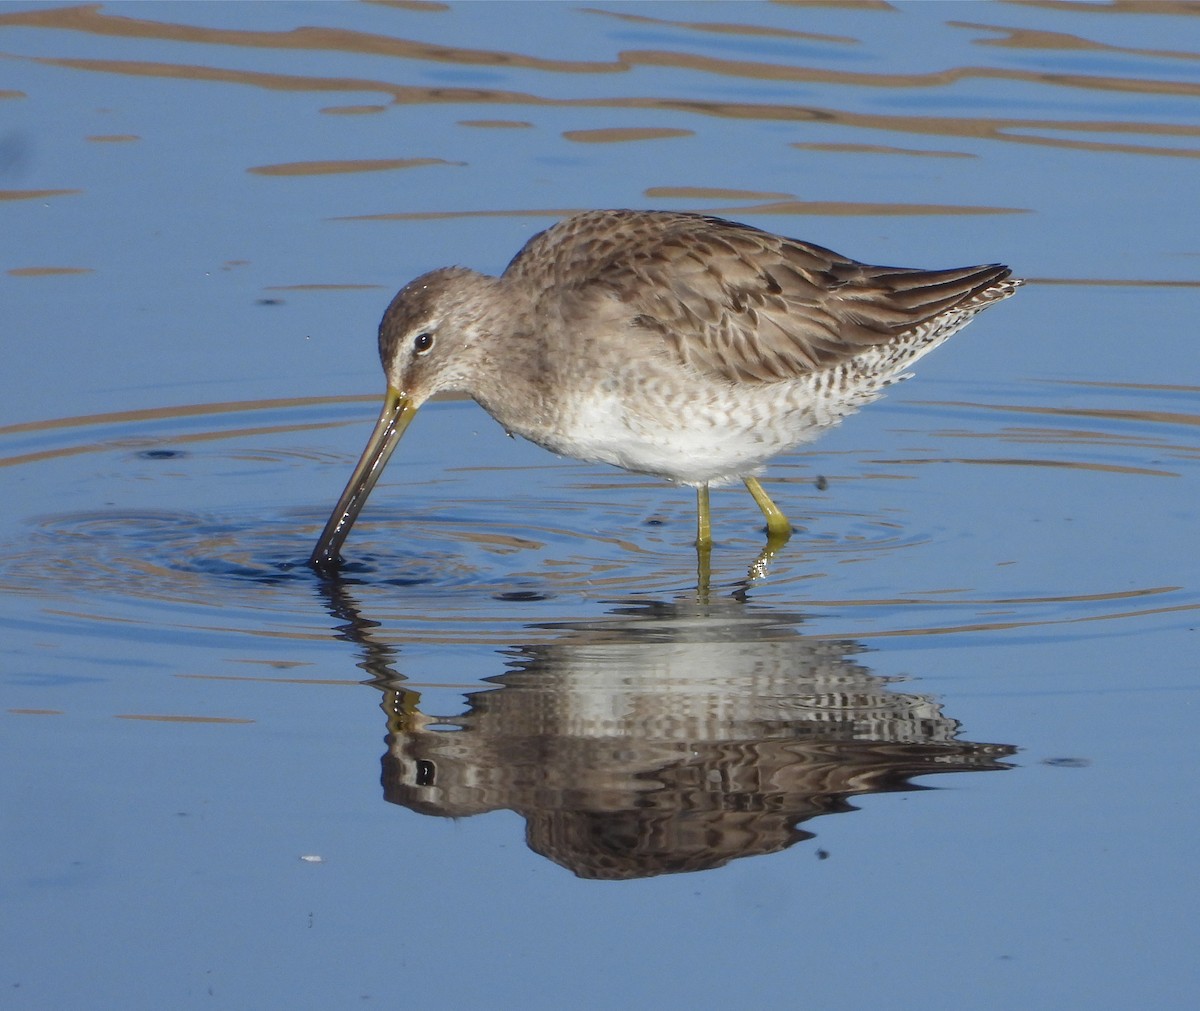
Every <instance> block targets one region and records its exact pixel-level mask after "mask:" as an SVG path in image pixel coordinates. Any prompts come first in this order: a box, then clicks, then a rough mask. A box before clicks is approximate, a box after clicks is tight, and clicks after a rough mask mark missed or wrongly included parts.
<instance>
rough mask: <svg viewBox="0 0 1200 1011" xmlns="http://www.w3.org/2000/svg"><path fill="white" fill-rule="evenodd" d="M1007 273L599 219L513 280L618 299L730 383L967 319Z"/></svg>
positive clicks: (534, 256)
mask: <svg viewBox="0 0 1200 1011" xmlns="http://www.w3.org/2000/svg"><path fill="white" fill-rule="evenodd" d="M1009 273H1010V272H1009V270H1008V268H1007V267H1004V266H1002V265H999V264H991V265H987V266H982V267H961V268H954V269H950V270H915V269H911V268H905V267H873V266H869V265H867V264H863V263H859V262H857V261H855V260H851V259H848V258H847V257H844V256H840V255H838V254H837V253H834V252H831V251H830V250H828V249H822V248H821V247H820V246H814V245H810V244H809V243H806V242H800V241H798V240H795V239H786V238H783V237H781V236H777V235H772V234H770V233H768V232H763V231H760V230H759V229H757V228H752V227H750V226H748V225H740V224H736V223H734V222H729V221H723V220H721V219H719V218H708V217H703V216H700V215H692V214H678V213H672V212H648V211H589V212H585V213H583V214H578V215H575V216H573V217H571V218H568V219H566V220H565V221H562V222H560V223H559V224H558V225H555V226H554V227H553V228H551V229H548V230H547V231H545V232H542V233H541V234H540V235H537V236H534V238H533V239H531V240H530V241H529V243H528V244H527V245H526V246H525V248H524V249H523V250H522V251H521V252H520V253H519V254H518V255H517V257H516V258H515V259H514V260H513V262H512V263H511V264H510V265H509V267H508V270H506V272H505V274H506V276H511V277H516V278H521V279H523V280H524V281H525V282H526V283H529V284H531V285H533V286H535V287H536V288H537V289H538V290H546V291H549V290H552V289H553V290H554V291H555V297H557V298H559V299H564V298H572V297H573V298H575V299H578V300H579V301H580V302H581V303H586V301H587V300H589V299H596V298H600V297H612V296H615V297H616V298H618V299H619V300H620V301H621V302H622V303H624V304H625V305H626V306H627V307H628V312H629V317H630V321H631V323H632V324H634V325H636V326H640V327H642V328H644V329H645V330H647V331H649V332H653V333H656V334H658V335H659V336H660V337H661V339H662V340H663V341H664V342H665V343H666V345H667V346H668V347H669V348H670V349H671V350H672V351H673V352H674V353H675V354H676V355H678V356H679V358H680V359H681V360H683V361H685V362H688V363H690V364H691V365H693V366H695V367H696V368H699V369H701V370H703V371H707V372H710V373H713V374H716V375H720V376H722V377H724V378H726V379H731V380H736V381H741V382H746V381H760V382H773V381H778V380H783V379H791V378H795V377H797V376H800V375H803V374H805V373H808V372H812V371H814V370H816V369H821V368H826V367H829V366H831V365H835V364H837V363H838V362H840V361H844V360H846V359H848V358H851V357H853V356H854V355H855V354H856V353H858V352H859V351H861V350H862V349H863V348H864V347H868V346H870V345H873V344H881V343H886V342H887V341H890V340H894V339H896V338H898V337H900V336H901V335H903V334H904V333H906V332H908V331H911V330H913V329H914V328H916V327H919V326H920V325H921V324H922V323H924V322H925V321H927V320H930V319H933V318H935V317H937V316H940V315H942V314H943V313H947V312H950V311H952V310H954V309H955V308H957V307H965V306H967V305H972V304H974V305H983V304H986V303H987V302H989V301H992V300H993V299H994V298H1000V297H1003V296H1004V295H1006V294H1008V291H1009V288H1008V287H1007V286H1004V285H1002V284H1001V282H1003V281H1004V279H1005V278H1007V277H1008V276H1009Z"/></svg>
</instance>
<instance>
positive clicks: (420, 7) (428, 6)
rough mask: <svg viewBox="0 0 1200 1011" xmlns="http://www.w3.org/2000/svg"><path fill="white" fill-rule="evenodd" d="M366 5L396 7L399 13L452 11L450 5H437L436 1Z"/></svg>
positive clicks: (383, 0)
mask: <svg viewBox="0 0 1200 1011" xmlns="http://www.w3.org/2000/svg"><path fill="white" fill-rule="evenodd" d="M363 2H364V3H369V4H375V5H376V6H378V7H395V8H396V10H398V11H421V12H422V13H425V14H442V13H444V12H446V11H448V10H450V5H449V4H445V3H437V2H435V0H363Z"/></svg>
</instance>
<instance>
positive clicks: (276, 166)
mask: <svg viewBox="0 0 1200 1011" xmlns="http://www.w3.org/2000/svg"><path fill="white" fill-rule="evenodd" d="M1198 24H1200V22H1198V21H1197V18H1196V16H1195V14H1194V12H1193V11H1192V10H1191V9H1190V8H1189V7H1187V6H1185V5H1178V4H1156V3H1142V4H1119V3H1117V4H1102V3H1097V4H1075V5H1063V4H1058V3H1053V2H1044V3H1023V4H992V3H971V4H960V3H939V4H919V3H918V4H913V3H898V4H893V5H884V4H878V5H869V4H863V5H829V6H820V5H793V4H708V5H702V6H701V5H686V4H636V5H602V6H599V7H596V6H592V7H585V6H574V5H529V4H520V5H510V4H486V5H485V4H450V5H443V4H433V3H411V4H381V3H376V4H370V3H364V4H356V5H337V6H333V5H315V4H304V3H301V4H262V5H247V4H238V5H229V4H205V3H188V4H156V3H139V4H121V3H116V4H103V5H89V6H70V5H58V4H40V5H36V4H22V3H10V4H7V5H5V6H3V7H0V56H2V57H3V61H2V63H0V67H2V68H3V72H4V76H3V78H2V79H0V220H2V224H0V304H3V307H4V314H3V316H4V323H3V328H2V330H0V335H2V336H0V347H2V348H3V351H4V362H5V366H6V367H5V368H4V369H3V370H2V371H0V488H2V489H3V496H4V503H5V506H6V508H5V510H4V511H3V516H2V518H0V593H2V594H3V596H2V597H0V628H2V629H3V631H2V633H0V698H2V705H0V727H3V732H2V733H0V749H2V752H3V756H4V761H5V765H6V768H8V769H9V770H10V771H9V774H8V775H6V776H5V777H4V778H3V782H4V787H3V792H2V797H3V807H4V810H5V817H4V818H3V820H2V821H0V825H2V826H3V827H2V835H0V839H2V840H3V847H4V853H5V861H4V864H5V867H6V874H5V875H4V878H3V881H4V885H3V899H4V907H5V910H6V916H5V917H4V927H3V933H4V949H5V950H6V951H7V952H8V953H9V954H10V956H11V957H10V958H9V959H8V960H6V967H5V970H4V972H5V976H4V979H3V980H2V981H0V982H2V983H3V985H4V986H5V988H6V992H7V993H8V994H9V1002H10V1003H11V1004H12V1005H13V1006H14V1007H30V1008H52V1007H63V1006H70V1005H83V1006H88V1005H91V1004H95V1003H104V1004H114V1005H117V1004H119V1005H121V1006H125V1007H147V1008H149V1007H161V1006H164V1005H169V1006H192V1005H193V1004H200V1003H204V1004H205V1005H207V1006H213V1005H214V1004H224V1005H226V1006H230V1007H247V1006H275V1005H287V1006H289V1007H313V1008H327V1007H340V1006H343V1005H346V1004H349V1003H351V1002H360V1001H364V1000H371V1001H373V1002H375V1003H382V1004H384V1005H385V1006H398V1007H399V1006H407V1005H408V1004H410V1003H428V1002H431V1001H439V1002H446V1001H449V1002H450V1003H453V1004H455V1005H458V1006H464V1007H481V1008H482V1007H496V1008H503V1007H513V1006H522V1007H556V1006H559V1005H560V1004H561V1002H562V998H561V997H560V996H558V995H559V994H561V993H565V992H570V993H573V994H576V995H577V999H578V1000H580V1001H582V1002H583V1003H584V1005H585V1006H589V1007H598V1008H601V1007H603V1008H607V1007H626V1006H631V1005H632V1006H642V1005H646V1004H649V1003H654V1004H656V1005H662V1006H667V1007H671V1006H689V1007H713V1008H716V1007H729V1006H735V1005H736V1006H741V1005H749V1004H767V1003H779V1002H781V1001H783V1002H786V1003H789V1004H794V1003H796V1002H797V1001H798V1000H803V1001H804V1002H805V1003H808V1004H811V1005H813V1006H817V1007H828V1008H832V1007H846V1008H861V1007H864V1006H886V1007H907V1006H916V1004H917V1003H918V1001H916V1000H915V999H914V998H913V997H912V995H913V994H916V993H920V994H921V998H920V1000H919V1003H920V1005H921V1006H923V1007H963V1006H967V1007H1001V1006H1004V1007H1010V1006H1014V1005H1018V1006H1022V1007H1030V1008H1040V1007H1045V1008H1049V1007H1062V1006H1077V1005H1079V1004H1081V1003H1083V1004H1085V1005H1086V1006H1089V1007H1114V1008H1115V1007H1127V1006H1130V1005H1131V1004H1133V1003H1136V1004H1139V1005H1141V1004H1145V1003H1147V1002H1149V1003H1153V1004H1154V1005H1155V1006H1160V1007H1190V1006H1192V1005H1193V1004H1194V1003H1195V998H1196V994H1197V986H1196V979H1195V974H1194V968H1193V962H1194V958H1193V955H1192V951H1193V949H1194V947H1195V943H1196V940H1197V937H1196V928H1195V908H1196V900H1197V895H1196V888H1195V884H1194V877H1195V875H1194V872H1193V868H1192V864H1193V863H1194V861H1193V860H1192V859H1191V857H1192V853H1191V845H1190V843H1189V840H1191V839H1193V838H1195V837H1196V833H1197V830H1198V829H1200V824H1198V821H1197V817H1196V814H1195V805H1194V804H1191V803H1188V802H1187V798H1188V797H1189V796H1190V795H1191V793H1192V792H1193V791H1191V790H1190V780H1191V769H1192V766H1193V765H1194V759H1193V755H1192V753H1193V750H1194V749H1193V739H1194V727H1193V725H1192V721H1191V719H1190V716H1191V714H1192V712H1193V711H1194V709H1195V705H1196V703H1197V694H1198V682H1197V668H1196V662H1195V653H1196V639H1195V636H1196V619H1197V609H1198V607H1200V594H1198V592H1197V585H1198V580H1197V576H1198V575H1200V568H1198V566H1197V561H1196V551H1195V547H1194V544H1195V541H1196V530H1197V506H1196V503H1197V501H1200V494H1198V492H1200V489H1198V487H1197V471H1198V466H1197V464H1198V462H1200V440H1198V432H1200V428H1198V426H1200V380H1198V379H1197V370H1196V367H1195V361H1196V356H1195V348H1194V336H1193V333H1194V321H1195V319H1196V317H1197V310H1198V307H1200V304H1198V288H1200V281H1198V280H1197V264H1198V262H1200V261H1198V259H1197V257H1198V256H1200V247H1198V245H1197V240H1196V235H1197V228H1196V224H1197V217H1196V207H1198V206H1200V186H1198V185H1197V181H1196V180H1197V175H1196V171H1195V164H1196V158H1197V157H1198V155H1200V117H1198V116H1197V100H1198V98H1200V79H1198V78H1197V67H1200V62H1198V61H1200V45H1197V44H1196V42H1195V40H1196V39H1197V34H1196V32H1197V25H1198ZM604 206H629V207H660V208H673V209H688V210H700V211H704V212H707V213H717V214H723V215H727V216H730V217H734V218H736V219H738V220H742V221H746V222H748V223H751V224H754V225H757V226H760V227H765V228H769V229H773V230H776V231H781V232H784V233H788V234H793V235H797V236H799V237H802V238H806V239H809V240H812V241H815V242H818V243H820V244H822V245H827V246H831V247H833V248H835V249H838V250H839V251H842V252H845V253H847V254H849V255H852V256H856V257H858V258H861V259H864V260H868V261H872V262H879V263H908V264H913V265H924V266H945V265H949V264H954V263H972V262H988V261H994V260H999V261H1003V262H1007V263H1010V264H1012V265H1013V267H1014V269H1015V271H1016V272H1017V273H1018V274H1019V275H1021V276H1023V277H1025V278H1026V279H1028V282H1029V283H1028V284H1027V285H1026V287H1024V288H1022V289H1021V291H1020V292H1019V293H1018V295H1017V296H1016V297H1015V298H1013V299H1011V300H1009V301H1008V302H1006V303H1004V304H1003V305H1001V306H998V307H997V308H995V309H993V310H991V311H989V312H988V313H986V314H984V315H983V316H982V317H980V318H979V319H978V320H977V321H976V322H974V323H973V324H972V325H971V326H970V328H969V329H968V330H966V331H965V332H963V333H962V334H960V335H958V336H956V337H955V338H953V340H952V341H951V342H949V343H948V344H947V345H946V346H945V347H943V348H941V349H939V350H938V351H937V352H936V353H935V354H934V355H932V356H930V357H929V358H927V359H925V360H923V361H922V362H921V364H920V366H919V368H918V370H917V371H918V375H917V377H916V378H915V379H913V380H912V381H910V382H907V383H905V384H902V385H901V386H900V387H898V388H897V389H895V390H894V391H893V392H892V393H890V394H889V396H888V398H887V399H885V400H884V401H881V402H880V403H877V404H875V405H872V406H871V407H870V408H868V409H867V410H866V411H865V412H864V413H862V414H861V415H859V416H856V417H854V418H852V419H850V420H849V421H847V422H846V423H845V424H844V425H843V426H842V427H841V428H839V429H837V430H836V431H833V432H831V433H830V434H829V435H828V436H826V437H825V438H824V439H822V440H821V441H820V442H819V443H817V444H816V445H815V446H814V447H812V449H811V450H810V451H807V452H804V453H797V454H794V455H791V456H787V457H784V458H781V459H780V460H778V461H777V462H776V463H775V464H774V465H773V466H772V467H771V469H770V470H769V472H768V474H767V477H766V479H765V484H766V487H767V488H768V490H769V491H770V493H771V494H772V495H773V496H774V497H775V498H776V500H777V501H778V502H779V504H780V505H781V506H782V507H783V509H784V511H785V512H786V513H787V514H788V515H789V517H790V518H791V519H792V520H793V521H794V522H796V524H797V526H798V527H799V530H798V532H797V534H796V535H795V536H794V537H793V539H792V541H791V542H790V543H789V544H788V545H787V546H786V548H785V549H784V550H783V551H781V552H779V553H777V554H776V555H775V556H774V557H773V558H771V559H769V560H768V561H767V562H766V564H765V565H764V564H760V563H761V562H762V560H761V559H760V551H761V548H762V544H763V535H762V531H761V530H760V516H759V514H758V512H757V510H756V508H755V507H754V505H753V503H752V502H751V501H750V499H749V498H748V497H747V496H746V495H745V493H744V491H742V490H741V489H740V488H736V489H734V488H731V489H722V490H718V491H716V492H714V498H713V513H714V535H715V538H716V544H715V546H714V551H713V556H712V572H711V578H710V579H709V580H708V581H707V583H706V584H704V585H701V580H699V579H698V575H697V562H696V557H695V553H694V551H693V549H692V546H691V540H692V537H693V536H694V526H693V524H694V513H693V509H694V501H693V497H692V494H691V492H690V491H688V490H687V489H680V488H672V487H670V486H668V485H666V484H664V483H662V482H658V481H655V480H651V479H646V478H641V477H637V476H633V475H628V474H624V473H622V472H619V471H615V470H613V469H610V468H604V467H599V466H590V465H585V464H580V463H577V462H574V461H570V460H559V459H556V458H555V457H553V456H551V455H550V454H547V453H545V452H543V451H542V450H539V449H537V448H536V447H533V446H530V445H528V444H526V443H523V442H521V441H519V440H512V439H509V438H507V437H506V436H505V434H504V432H503V431H502V430H501V429H500V428H499V427H498V426H497V425H495V424H494V423H493V422H492V421H491V420H490V419H489V418H488V417H487V416H486V415H485V414H484V413H483V412H482V411H481V410H480V409H479V408H477V407H476V406H475V405H473V404H471V403H470V402H467V401H463V400H448V401H443V402H439V403H435V404H431V405H429V406H428V407H427V408H424V409H423V410H422V412H421V415H420V416H419V418H418V419H417V420H416V422H414V424H413V426H412V428H411V429H410V431H409V433H408V434H407V435H406V437H405V439H404V442H403V443H402V445H401V448H400V450H399V451H398V452H397V454H396V456H395V458H394V459H393V462H392V464H391V466H390V468H389V471H388V473H387V475H386V476H385V478H384V480H383V481H382V482H381V483H380V485H379V487H378V488H377V489H376V491H375V493H374V494H373V496H372V498H371V501H370V504H369V505H368V507H367V509H366V511H365V512H364V514H363V517H362V519H361V520H360V522H359V524H358V525H357V526H356V527H355V529H354V531H353V533H352V535H351V538H350V540H349V541H348V543H347V548H346V554H347V556H348V558H349V565H348V566H347V568H346V570H345V571H344V573H343V578H342V579H339V580H334V581H330V580H322V579H319V578H318V577H317V576H315V575H314V574H313V573H312V572H311V571H310V570H309V569H308V568H307V567H306V566H305V565H304V564H303V562H304V560H305V558H306V557H307V555H308V552H309V551H310V550H311V547H312V544H313V542H314V540H315V538H316V536H317V534H318V533H319V531H320V529H321V526H322V525H323V523H324V521H325V519H326V517H327V515H328V512H329V510H330V508H331V507H332V505H333V503H334V501H335V500H336V497H337V495H338V493H339V492H340V490H341V488H342V486H343V484H344V482H345V480H346V478H347V476H348V474H349V471H350V468H351V467H352V466H353V462H354V460H355V459H356V457H357V454H358V452H359V450H360V449H361V446H362V444H363V442H364V440H365V438H366V436H367V433H368V431H369V428H370V425H371V423H372V420H373V418H374V416H375V413H376V410H377V402H378V399H379V396H380V395H381V393H382V385H383V384H382V377H381V375H380V373H379V368H378V362H377V359H376V352H375V340H374V331H375V327H376V325H377V323H378V319H379V316H380V314H381V313H382V310H383V308H384V307H385V306H386V304H387V302H388V300H389V299H390V297H391V295H392V293H393V292H394V291H395V289H397V288H398V287H399V286H400V285H401V284H403V283H404V282H405V281H407V280H408V279H410V278H411V277H412V276H415V275H416V274H419V273H421V272H423V271H425V270H427V269H430V268H431V267H435V266H440V265H444V264H449V263H462V264H464V265H468V266H471V267H475V268H477V269H481V270H488V271H498V270H500V269H502V268H503V266H504V265H505V263H507V261H508V259H509V258H510V257H511V256H512V254H513V253H514V252H515V251H516V250H517V249H518V248H519V247H520V245H521V244H522V243H523V242H524V241H525V239H527V238H528V237H529V235H531V234H532V233H533V232H535V231H537V230H539V229H541V228H544V227H547V226H548V225H549V224H551V223H552V222H553V221H554V220H556V219H557V218H558V217H559V216H561V215H562V214H564V213H568V212H570V211H571V210H575V209H582V208H588V207H604ZM984 772H986V773H994V774H989V775H977V773H984ZM844 814H851V815H852V817H841V815H844ZM835 815H836V816H837V817H835ZM567 988H569V991H568V989H567Z"/></svg>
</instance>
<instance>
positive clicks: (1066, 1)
mask: <svg viewBox="0 0 1200 1011" xmlns="http://www.w3.org/2000/svg"><path fill="white" fill-rule="evenodd" d="M1008 2H1009V3H1011V4H1015V5H1017V6H1018V7H1040V8H1042V9H1043V10H1050V11H1070V12H1071V13H1072V14H1075V13H1078V12H1084V13H1091V14H1165V15H1167V16H1168V17H1174V16H1176V15H1179V14H1191V15H1200V4H1197V3H1196V0H1102V2H1099V3H1089V2H1087V0H1008Z"/></svg>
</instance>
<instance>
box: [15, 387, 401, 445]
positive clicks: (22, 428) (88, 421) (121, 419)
mask: <svg viewBox="0 0 1200 1011" xmlns="http://www.w3.org/2000/svg"><path fill="white" fill-rule="evenodd" d="M378 401H379V397H378V396H374V395H372V394H367V393H359V394H346V395H344V396H339V397H283V398H280V399H278V400H227V401H221V402H219V403H215V404H186V405H184V406H181V407H150V408H143V409H141V410H136V411H112V412H110V413H107V414H80V415H76V416H75V417H71V418H53V419H51V420H49V421H23V422H20V423H18V424H16V425H4V426H0V435H17V434H20V433H22V432H50V431H53V430H54V429H58V428H83V427H86V426H88V425H115V424H124V423H125V422H130V421H135V422H136V421H161V420H169V419H172V418H195V417H198V416H201V415H205V414H238V413H240V412H243V411H276V410H280V409H287V408H292V407H321V406H324V405H326V404H363V403H378Z"/></svg>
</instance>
